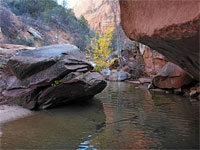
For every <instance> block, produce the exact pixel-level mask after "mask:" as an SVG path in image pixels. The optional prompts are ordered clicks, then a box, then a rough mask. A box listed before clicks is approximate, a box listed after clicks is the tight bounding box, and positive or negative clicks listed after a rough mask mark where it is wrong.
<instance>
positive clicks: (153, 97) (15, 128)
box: [1, 82, 199, 150]
mask: <svg viewBox="0 0 200 150" xmlns="http://www.w3.org/2000/svg"><path fill="white" fill-rule="evenodd" d="M2 132H3V136H2V138H1V139H2V148H5V149H6V148H7V149H9V148H10V149H12V148H24V149H25V148H27V149H28V148H29V149H30V148H31V149H34V148H35V149H41V148H44V149H45V148H46V149H59V148H60V149H77V150H85V149H92V150H98V149H106V150H110V149H122V150H124V149H134V150H136V149H198V148H199V105H192V104H191V103H190V102H189V100H188V99H187V98H184V97H180V96H176V95H169V94H159V93H153V92H149V91H148V90H145V89H140V88H137V87H135V86H134V85H132V84H129V83H123V82H110V83H109V84H108V87H107V88H106V89H105V90H104V92H102V93H101V94H99V95H97V96H96V99H95V100H94V101H91V103H82V104H70V105H68V106H66V107H61V108H57V109H52V110H46V111H43V112H37V113H36V114H35V115H33V116H30V117H26V118H23V119H19V120H17V121H13V122H10V123H6V124H4V126H3V127H2ZM5 143H7V144H5Z"/></svg>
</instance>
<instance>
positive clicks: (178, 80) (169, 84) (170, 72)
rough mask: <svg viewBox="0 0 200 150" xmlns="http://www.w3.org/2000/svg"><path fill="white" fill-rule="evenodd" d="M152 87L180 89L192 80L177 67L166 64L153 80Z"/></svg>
mask: <svg viewBox="0 0 200 150" xmlns="http://www.w3.org/2000/svg"><path fill="white" fill-rule="evenodd" d="M152 82H153V85H154V86H156V87H159V88H166V89H171V88H175V89H178V88H181V87H182V86H183V85H188V84H189V83H191V82H192V78H191V77H190V76H189V75H188V74H187V73H186V72H185V71H184V70H183V69H181V68H180V67H179V66H177V65H175V64H173V63H170V62H168V63H167V64H166V65H165V66H164V67H163V68H162V69H161V70H160V72H159V73H158V74H157V75H156V76H155V77H154V78H153V81H152Z"/></svg>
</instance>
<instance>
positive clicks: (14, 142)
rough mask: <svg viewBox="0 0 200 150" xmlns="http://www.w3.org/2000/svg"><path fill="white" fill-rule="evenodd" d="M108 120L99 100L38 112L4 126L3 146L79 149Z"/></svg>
mask: <svg viewBox="0 0 200 150" xmlns="http://www.w3.org/2000/svg"><path fill="white" fill-rule="evenodd" d="M104 122H105V115H104V113H103V106H102V103H101V101H99V100H93V101H90V102H82V103H81V102H79V103H78V104H77V103H71V104H68V105H67V106H65V107H60V108H56V109H50V110H46V111H40V112H36V113H35V114H34V115H32V116H29V117H25V118H21V119H19V120H16V121H12V122H8V123H6V124H4V125H3V126H2V129H1V130H2V132H3V136H2V137H0V141H1V147H0V149H75V148H76V147H78V145H79V143H80V142H81V141H82V140H84V139H87V138H88V134H90V135H93V133H94V132H96V128H97V127H98V125H101V124H102V123H104Z"/></svg>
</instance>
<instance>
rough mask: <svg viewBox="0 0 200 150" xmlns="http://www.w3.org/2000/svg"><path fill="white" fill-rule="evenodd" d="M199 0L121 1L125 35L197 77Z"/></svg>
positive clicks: (197, 78)
mask: <svg viewBox="0 0 200 150" xmlns="http://www.w3.org/2000/svg"><path fill="white" fill-rule="evenodd" d="M199 6H200V2H199V1H198V0H190V1H186V0H179V1H169V0H156V1H151V0H146V1H142V0H134V1H131V0H120V8H121V24H122V27H123V29H124V31H125V33H126V35H127V36H128V37H129V38H130V39H132V40H136V41H139V42H141V43H143V44H145V45H148V46H150V47H151V48H153V49H155V50H157V51H158V52H160V53H161V54H163V55H165V56H166V57H167V58H168V59H169V61H171V62H174V63H176V64H177V65H179V66H180V67H182V68H183V69H184V70H185V71H187V72H189V73H190V74H191V75H192V76H193V77H194V79H196V80H199V71H200V69H199V29H198V28H199V18H200V9H199Z"/></svg>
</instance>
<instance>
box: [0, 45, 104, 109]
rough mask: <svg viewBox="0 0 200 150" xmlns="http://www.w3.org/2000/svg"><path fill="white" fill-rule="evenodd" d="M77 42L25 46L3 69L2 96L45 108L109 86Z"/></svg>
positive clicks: (31, 106) (27, 106) (16, 101)
mask: <svg viewBox="0 0 200 150" xmlns="http://www.w3.org/2000/svg"><path fill="white" fill-rule="evenodd" d="M92 69H93V67H92V66H91V64H90V63H89V62H88V61H87V60H86V58H85V56H84V55H83V54H82V53H81V52H80V51H79V49H78V48H77V47H76V46H73V45H69V44H63V45H52V46H46V47H41V48H38V49H36V50H26V51H22V52H19V53H17V54H16V55H15V56H14V57H12V58H11V59H10V60H9V61H8V63H7V66H6V69H4V73H3V78H2V81H1V84H0V85H1V86H0V93H1V99H3V101H9V102H12V103H17V104H18V105H22V106H23V107H26V108H29V109H37V108H41V109H45V108H48V107H52V106H56V105H61V104H63V103H66V102H67V101H70V100H76V99H79V100H82V99H88V98H91V97H93V96H94V95H95V94H97V93H99V92H101V91H102V90H103V89H104V88H105V87H106V82H105V80H104V78H103V77H102V76H101V75H100V74H99V73H97V72H90V70H92Z"/></svg>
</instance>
